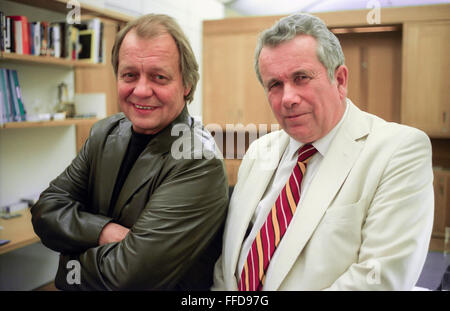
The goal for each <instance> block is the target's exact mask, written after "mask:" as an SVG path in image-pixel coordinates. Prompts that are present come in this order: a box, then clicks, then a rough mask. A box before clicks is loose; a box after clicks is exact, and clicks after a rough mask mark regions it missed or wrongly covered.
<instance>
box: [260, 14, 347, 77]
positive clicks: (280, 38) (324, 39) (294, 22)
mask: <svg viewBox="0 0 450 311" xmlns="http://www.w3.org/2000/svg"><path fill="white" fill-rule="evenodd" d="M298 35H310V36H312V37H313V38H315V39H316V40H317V51H316V53H317V58H318V59H319V61H320V62H321V63H322V64H323V65H324V66H325V68H326V69H327V72H328V78H329V80H330V81H331V82H333V81H334V72H335V70H336V68H338V67H339V66H341V65H343V64H344V53H343V52H342V48H341V44H340V43H339V40H338V38H336V36H335V35H334V34H333V33H332V32H331V31H330V30H328V28H327V26H326V25H325V23H324V22H323V21H322V20H321V19H320V18H318V17H315V16H312V15H310V14H305V13H299V14H293V15H290V16H287V17H284V18H282V19H280V20H279V21H278V22H277V23H275V25H273V26H272V27H271V28H269V29H266V30H265V31H263V32H262V33H261V34H260V36H259V39H258V43H257V45H256V50H255V71H256V75H257V77H258V80H259V82H260V83H261V84H262V78H261V73H260V71H259V55H260V54H261V50H262V48H263V47H265V46H271V47H276V46H278V45H279V44H281V43H284V42H287V41H290V40H292V39H294V38H295V37H296V36H298Z"/></svg>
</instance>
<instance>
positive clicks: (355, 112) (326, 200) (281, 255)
mask: <svg viewBox="0 0 450 311" xmlns="http://www.w3.org/2000/svg"><path fill="white" fill-rule="evenodd" d="M348 104H349V105H350V107H349V111H348V115H347V116H346V119H345V120H344V122H343V123H342V126H341V128H340V129H339V131H338V132H337V133H336V136H335V138H334V139H333V142H332V143H331V145H330V148H329V149H328V151H327V154H326V155H325V157H324V159H323V160H322V163H321V165H320V167H319V168H318V171H317V173H316V175H315V177H314V179H313V180H312V182H311V184H310V186H309V189H308V191H307V192H306V193H305V194H302V195H305V197H304V199H303V202H302V206H300V207H299V208H298V209H297V211H296V213H295V215H294V217H293V219H292V221H291V223H290V225H289V228H288V230H287V231H286V234H285V236H284V237H283V239H282V240H281V242H280V244H279V246H278V249H277V252H278V258H276V260H274V262H271V263H270V265H269V268H268V269H269V271H270V270H274V273H269V271H268V273H267V278H266V281H265V289H266V290H277V289H278V288H279V287H280V285H281V283H282V281H283V280H284V279H285V277H286V276H287V274H288V272H289V270H290V269H291V268H292V266H293V265H294V263H295V261H296V260H297V258H298V256H299V254H300V253H301V251H302V250H303V248H304V247H305V245H306V243H307V242H308V240H309V239H310V237H311V235H312V234H313V232H314V230H315V228H316V227H317V225H318V224H319V223H320V220H321V219H322V216H323V215H324V213H325V211H326V209H327V208H328V206H329V205H330V203H331V202H332V200H333V198H334V197H335V195H336V193H337V192H338V190H339V188H340V187H341V185H342V184H343V182H344V181H345V179H346V177H347V175H348V173H349V172H350V169H351V168H352V167H353V165H354V163H355V161H356V159H357V158H358V155H359V153H360V152H361V150H362V148H363V146H364V140H363V139H361V138H363V137H365V136H367V134H368V133H369V129H368V127H367V124H366V123H364V122H361V120H362V119H363V118H361V115H360V114H361V113H362V112H361V111H360V110H359V109H358V108H356V106H354V105H353V104H352V103H351V102H350V100H348Z"/></svg>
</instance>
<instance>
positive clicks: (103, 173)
mask: <svg viewBox="0 0 450 311" xmlns="http://www.w3.org/2000/svg"><path fill="white" fill-rule="evenodd" d="M177 124H178V125H177ZM176 126H181V127H180V128H181V129H184V130H185V131H184V132H183V133H184V135H183V136H181V135H180V130H175V129H176ZM172 132H173V133H172ZM174 134H175V135H180V136H173V135H174ZM130 137H131V122H130V121H129V120H128V119H126V118H125V116H124V115H123V114H117V115H114V116H111V117H109V118H107V119H104V120H101V121H99V122H97V123H96V124H95V125H94V126H93V127H92V130H91V133H90V136H89V138H88V139H87V141H86V143H85V144H84V146H83V148H82V149H81V151H80V152H79V154H78V155H77V157H76V158H75V159H74V160H73V162H72V163H71V164H70V165H69V167H67V169H66V170H65V171H64V172H63V173H62V174H61V175H60V176H58V177H57V178H56V179H55V180H53V181H52V182H51V183H50V186H49V187H48V188H47V189H46V190H45V191H44V192H43V193H42V194H41V197H40V199H39V201H38V202H37V203H36V204H35V205H34V206H33V207H32V209H31V213H32V223H33V227H34V230H35V232H36V234H37V235H38V236H39V237H40V238H41V241H42V243H43V244H44V245H45V246H47V247H49V248H50V249H52V250H54V251H57V252H59V253H61V256H60V263H59V268H58V272H57V275H56V278H55V284H56V286H57V287H58V288H60V289H65V290H206V289H209V287H210V285H212V273H213V266H214V263H215V261H216V259H217V258H218V256H219V254H220V252H221V241H222V236H221V229H222V227H223V223H224V221H225V217H226V208H227V205H228V183H227V177H226V173H225V169H224V164H223V161H222V160H221V157H220V156H219V155H220V152H219V151H217V147H216V145H215V142H214V139H213V138H212V136H211V135H210V134H209V133H208V132H207V131H206V130H204V129H203V127H202V126H201V124H198V123H195V122H194V121H193V119H192V118H191V117H190V116H189V114H188V113H187V109H186V108H185V109H184V110H183V112H182V113H181V114H180V115H179V116H178V117H177V119H175V120H174V122H173V123H172V124H171V125H169V126H168V127H167V128H165V129H164V130H163V131H161V132H160V133H159V134H158V135H156V136H155V137H154V138H153V139H152V140H151V141H150V143H149V144H148V146H147V147H146V148H145V149H144V151H143V152H142V154H141V155H140V156H139V158H138V159H137V160H136V162H135V164H134V166H133V168H132V170H131V171H130V173H129V175H128V178H127V179H126V181H125V183H124V186H123V188H122V191H121V192H120V194H119V197H118V199H117V202H116V204H115V206H113V207H111V208H113V210H112V211H113V212H112V216H111V217H108V216H107V215H108V210H109V209H110V200H111V195H112V192H113V189H114V185H115V181H116V177H117V174H118V171H119V169H120V165H121V162H122V159H123V157H124V155H125V152H126V149H127V146H128V142H129V140H130ZM181 137H182V138H181ZM189 138H191V139H189ZM181 139H184V142H185V144H180V142H182V141H181ZM189 140H190V141H191V142H192V143H191V144H189ZM194 140H195V141H196V142H195V143H194V142H193V141H194ZM186 142H187V143H186ZM198 142H202V143H201V144H200V145H201V146H199V143H198ZM181 146H182V147H181ZM172 149H173V150H172ZM177 149H178V150H177ZM200 149H201V150H200ZM177 151H178V153H177ZM179 151H182V155H183V157H182V158H181V159H180V152H179ZM174 154H175V156H174ZM205 155H206V156H205ZM110 215H111V213H110ZM111 221H114V222H116V223H118V224H121V225H123V226H126V227H128V228H130V232H129V233H128V235H127V236H126V238H125V239H124V240H122V241H121V242H118V243H109V244H106V245H103V246H99V245H98V238H99V235H100V232H101V230H102V228H103V227H104V226H105V225H106V224H107V223H109V222H111ZM71 260H76V261H75V263H79V265H73V263H74V262H73V261H72V262H71V263H70V261H71ZM68 263H70V264H68ZM78 268H80V270H81V271H80V272H81V273H80V278H79V282H78V281H77V279H76V278H72V277H73V276H74V275H76V273H77V272H78V271H74V269H78ZM77 283H79V284H77Z"/></svg>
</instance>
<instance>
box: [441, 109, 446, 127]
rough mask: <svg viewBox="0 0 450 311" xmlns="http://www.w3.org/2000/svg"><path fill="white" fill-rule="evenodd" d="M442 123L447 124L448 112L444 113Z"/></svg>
mask: <svg viewBox="0 0 450 311" xmlns="http://www.w3.org/2000/svg"><path fill="white" fill-rule="evenodd" d="M442 122H443V123H444V124H445V123H447V111H443V112H442Z"/></svg>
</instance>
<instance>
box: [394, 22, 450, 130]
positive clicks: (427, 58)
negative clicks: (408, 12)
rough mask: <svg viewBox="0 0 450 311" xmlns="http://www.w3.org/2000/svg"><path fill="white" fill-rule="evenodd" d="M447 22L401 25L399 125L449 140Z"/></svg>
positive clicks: (449, 25) (449, 39)
mask: <svg viewBox="0 0 450 311" xmlns="http://www.w3.org/2000/svg"><path fill="white" fill-rule="evenodd" d="M449 51H450V21H441V22H411V23H405V26H404V37H403V87H402V107H401V108H402V113H401V119H402V123H405V124H408V125H411V126H414V127H418V128H420V129H422V130H424V131H425V132H426V133H427V134H428V135H430V136H432V137H450V58H449Z"/></svg>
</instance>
